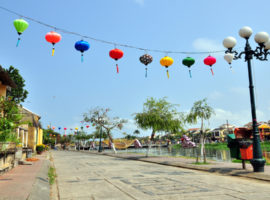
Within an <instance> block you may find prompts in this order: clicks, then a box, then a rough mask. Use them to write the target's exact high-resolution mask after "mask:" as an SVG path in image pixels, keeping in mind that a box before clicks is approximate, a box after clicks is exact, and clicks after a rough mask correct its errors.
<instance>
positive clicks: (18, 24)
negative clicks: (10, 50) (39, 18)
mask: <svg viewBox="0 0 270 200" xmlns="http://www.w3.org/2000/svg"><path fill="white" fill-rule="evenodd" d="M13 24H14V27H15V28H16V30H17V32H18V35H19V38H18V41H17V45H16V47H18V46H19V42H20V40H21V38H20V35H21V34H22V33H23V32H24V31H25V30H26V29H27V27H28V26H29V24H28V22H27V21H25V20H23V19H16V20H14V22H13Z"/></svg>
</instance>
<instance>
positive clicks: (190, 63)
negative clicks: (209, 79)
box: [182, 57, 195, 78]
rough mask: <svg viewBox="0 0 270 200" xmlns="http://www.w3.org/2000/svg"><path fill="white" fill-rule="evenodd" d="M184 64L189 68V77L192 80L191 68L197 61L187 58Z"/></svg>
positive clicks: (183, 61)
mask: <svg viewBox="0 0 270 200" xmlns="http://www.w3.org/2000/svg"><path fill="white" fill-rule="evenodd" d="M182 63H183V65H185V66H187V67H188V68H189V76H190V78H192V76H191V70H190V67H191V66H192V65H193V64H194V63H195V59H194V58H191V57H186V58H184V59H183V60H182Z"/></svg>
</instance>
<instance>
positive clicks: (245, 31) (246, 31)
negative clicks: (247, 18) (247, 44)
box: [239, 26, 252, 39]
mask: <svg viewBox="0 0 270 200" xmlns="http://www.w3.org/2000/svg"><path fill="white" fill-rule="evenodd" d="M251 34H252V29H251V28H250V27H248V26H244V27H243V28H241V29H240V30H239V35H240V36H241V37H242V38H246V39H248V38H249V37H250V36H251Z"/></svg>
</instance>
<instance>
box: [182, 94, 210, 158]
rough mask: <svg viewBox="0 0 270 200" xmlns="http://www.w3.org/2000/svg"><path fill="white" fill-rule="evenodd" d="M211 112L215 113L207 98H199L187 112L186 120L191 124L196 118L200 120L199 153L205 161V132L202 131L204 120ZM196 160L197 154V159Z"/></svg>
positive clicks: (208, 117) (194, 122)
mask: <svg viewBox="0 0 270 200" xmlns="http://www.w3.org/2000/svg"><path fill="white" fill-rule="evenodd" d="M212 114H215V112H214V110H213V108H212V107H210V106H209V105H208V104H207V99H206V98H205V99H203V100H199V101H196V102H194V104H193V106H192V108H191V110H190V112H189V114H188V115H187V118H186V120H187V122H188V123H191V124H196V123H197V122H198V120H199V119H200V120H201V131H200V146H201V152H200V155H201V157H202V155H203V161H204V163H206V155H205V148H204V143H205V132H204V120H209V119H210V118H211V116H212ZM196 162H198V155H197V160H196Z"/></svg>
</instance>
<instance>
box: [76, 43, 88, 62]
mask: <svg viewBox="0 0 270 200" xmlns="http://www.w3.org/2000/svg"><path fill="white" fill-rule="evenodd" d="M89 48H90V44H89V43H88V42H86V41H83V40H80V41H78V42H76V43H75V49H76V50H77V51H80V52H81V53H82V54H81V61H82V62H83V52H84V51H87V50H88V49H89Z"/></svg>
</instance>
